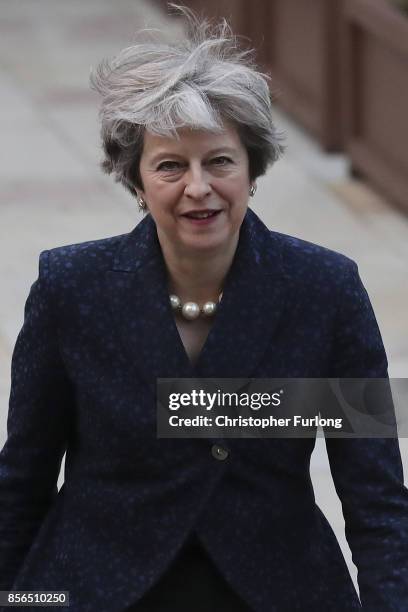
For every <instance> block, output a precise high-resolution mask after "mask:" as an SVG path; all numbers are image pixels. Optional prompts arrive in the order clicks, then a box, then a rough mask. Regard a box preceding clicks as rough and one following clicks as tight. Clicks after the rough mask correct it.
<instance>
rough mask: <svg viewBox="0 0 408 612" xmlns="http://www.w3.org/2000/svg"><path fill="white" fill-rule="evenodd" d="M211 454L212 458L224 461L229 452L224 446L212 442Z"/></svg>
mask: <svg viewBox="0 0 408 612" xmlns="http://www.w3.org/2000/svg"><path fill="white" fill-rule="evenodd" d="M211 454H212V456H213V457H214V459H218V460H219V461H224V459H226V458H227V457H228V455H229V452H228V451H227V449H226V448H223V447H222V446H219V445H218V444H213V445H212V447H211Z"/></svg>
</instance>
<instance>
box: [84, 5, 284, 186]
mask: <svg viewBox="0 0 408 612" xmlns="http://www.w3.org/2000/svg"><path fill="white" fill-rule="evenodd" d="M172 6H173V8H175V9H176V10H177V11H178V12H180V13H182V14H183V16H184V17H185V19H186V23H187V26H188V28H187V36H186V38H185V39H183V40H180V41H176V42H174V43H168V42H163V41H160V39H159V40H157V36H156V37H155V36H154V33H153V34H152V33H150V34H149V36H150V38H148V39H147V40H143V39H141V40H140V41H139V42H136V44H134V45H132V46H131V47H128V48H126V49H124V50H123V51H121V52H120V53H119V54H118V55H117V56H116V57H114V58H112V59H105V60H103V61H102V62H101V63H100V64H99V66H98V67H97V68H96V69H95V70H93V71H92V72H91V77H90V81H91V87H92V88H93V89H95V90H96V91H97V92H99V94H101V96H102V103H101V109H100V119H101V136H102V145H103V150H104V153H105V158H104V160H103V162H102V164H101V167H102V169H103V170H104V172H106V173H108V174H110V173H114V175H115V178H116V180H117V181H120V182H121V183H123V184H124V185H125V186H126V187H127V188H128V189H129V190H130V191H131V192H132V193H133V194H135V187H137V188H143V185H142V182H141V178H140V173H139V162H140V157H141V155H142V152H143V136H144V131H145V130H149V132H152V133H154V134H158V135H162V136H173V137H175V138H177V129H179V128H182V127H191V128H192V129H200V130H209V131H212V132H215V133H219V132H220V131H222V129H223V123H222V122H223V120H228V121H230V122H231V123H232V124H233V125H234V126H235V127H236V129H237V131H238V133H239V136H240V138H241V141H242V143H243V145H244V146H245V148H246V150H247V153H248V158H249V175H250V177H249V178H250V180H251V181H253V180H255V179H256V178H258V176H261V175H262V174H265V172H266V169H267V167H268V165H270V164H272V163H274V162H275V161H276V160H277V159H278V157H279V156H280V154H281V153H282V151H283V146H282V137H281V135H280V134H279V133H278V131H277V129H276V127H275V125H274V123H273V121H272V115H271V94H270V90H269V86H268V82H267V80H268V78H269V77H268V75H266V74H264V73H262V72H260V71H259V70H258V69H257V67H256V65H255V63H254V60H253V55H254V52H253V50H250V49H243V48H242V47H240V45H239V44H238V39H237V37H236V36H234V35H233V33H232V31H231V29H230V27H229V25H228V23H227V22H226V21H225V19H224V20H222V21H221V22H219V23H216V24H215V25H214V24H211V23H209V22H208V21H206V20H199V19H198V18H197V17H196V15H195V14H194V13H193V12H192V11H191V10H189V9H187V8H185V7H180V6H176V5H172ZM147 32H148V31H147ZM145 33H146V31H142V32H140V33H139V34H140V37H141V38H143V34H145Z"/></svg>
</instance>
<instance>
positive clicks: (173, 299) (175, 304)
mask: <svg viewBox="0 0 408 612" xmlns="http://www.w3.org/2000/svg"><path fill="white" fill-rule="evenodd" d="M170 304H171V307H172V308H173V310H178V309H179V308H180V307H181V300H180V298H179V297H178V296H177V295H174V294H173V295H171V296H170Z"/></svg>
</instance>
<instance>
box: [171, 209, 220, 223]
mask: <svg viewBox="0 0 408 612" xmlns="http://www.w3.org/2000/svg"><path fill="white" fill-rule="evenodd" d="M221 212H222V211H221V210H202V211H190V212H188V213H184V214H183V215H181V216H182V217H183V218H184V219H187V220H188V221H190V222H191V223H194V224H196V225H207V224H208V223H212V222H213V221H214V220H215V219H216V217H218V216H219V214H220V213H221Z"/></svg>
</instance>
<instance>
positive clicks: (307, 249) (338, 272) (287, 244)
mask: <svg viewBox="0 0 408 612" xmlns="http://www.w3.org/2000/svg"><path fill="white" fill-rule="evenodd" d="M270 238H271V247H272V248H278V250H279V251H280V253H281V261H282V266H283V269H284V272H285V275H286V276H289V277H291V278H296V279H298V280H302V281H303V282H304V283H307V282H313V283H316V282H318V281H319V280H320V281H322V282H323V281H327V280H329V279H332V280H333V281H334V282H336V281H339V280H341V279H343V278H344V277H348V276H349V275H355V274H357V264H356V262H355V261H353V260H352V259H350V257H348V256H346V255H344V254H343V253H339V252H337V251H334V250H332V249H329V248H326V247H324V246H321V245H319V244H315V243H313V242H308V241H306V240H302V239H300V238H297V237H295V236H288V235H286V234H282V233H279V232H274V231H270ZM273 245H274V246H273Z"/></svg>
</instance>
